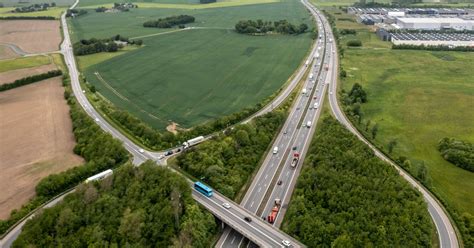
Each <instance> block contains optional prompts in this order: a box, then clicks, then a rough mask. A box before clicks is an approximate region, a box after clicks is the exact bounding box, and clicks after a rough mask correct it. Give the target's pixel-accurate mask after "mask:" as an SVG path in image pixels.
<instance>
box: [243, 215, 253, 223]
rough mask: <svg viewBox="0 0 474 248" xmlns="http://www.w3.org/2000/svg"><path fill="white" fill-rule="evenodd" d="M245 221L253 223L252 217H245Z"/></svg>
mask: <svg viewBox="0 0 474 248" xmlns="http://www.w3.org/2000/svg"><path fill="white" fill-rule="evenodd" d="M244 220H245V221H247V222H249V223H250V222H252V218H250V217H248V216H245V217H244Z"/></svg>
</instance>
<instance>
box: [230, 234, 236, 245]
mask: <svg viewBox="0 0 474 248" xmlns="http://www.w3.org/2000/svg"><path fill="white" fill-rule="evenodd" d="M234 241H235V235H234V238H232V241H230V243H231V244H233V243H234Z"/></svg>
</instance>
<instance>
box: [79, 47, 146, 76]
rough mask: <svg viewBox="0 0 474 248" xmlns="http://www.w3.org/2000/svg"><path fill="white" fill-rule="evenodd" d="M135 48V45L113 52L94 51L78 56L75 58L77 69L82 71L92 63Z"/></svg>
mask: <svg viewBox="0 0 474 248" xmlns="http://www.w3.org/2000/svg"><path fill="white" fill-rule="evenodd" d="M136 48H137V47H124V48H123V49H121V50H119V51H117V52H113V53H95V54H90V55H86V56H78V57H76V59H77V62H78V64H79V70H80V71H84V70H86V69H87V68H88V67H90V66H92V65H95V64H98V63H100V62H103V61H105V60H108V59H111V58H113V57H117V56H119V55H122V54H125V53H126V52H129V51H132V50H134V49H136Z"/></svg>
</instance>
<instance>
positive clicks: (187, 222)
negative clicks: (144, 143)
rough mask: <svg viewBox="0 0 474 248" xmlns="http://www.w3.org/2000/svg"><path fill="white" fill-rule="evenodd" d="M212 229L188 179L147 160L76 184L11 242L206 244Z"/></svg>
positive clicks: (25, 244)
mask: <svg viewBox="0 0 474 248" xmlns="http://www.w3.org/2000/svg"><path fill="white" fill-rule="evenodd" d="M216 229H217V228H216V223H215V221H214V217H213V216H212V215H211V214H210V213H207V212H205V211H204V210H203V209H201V208H200V207H199V206H198V205H197V203H196V202H195V201H194V200H193V199H192V197H191V188H190V187H189V185H188V184H187V182H186V180H185V179H184V178H182V177H181V176H180V175H178V174H176V173H174V172H172V171H170V170H168V169H165V168H163V167H158V166H156V165H155V164H154V163H153V162H152V161H148V162H145V163H144V164H142V165H141V166H140V167H135V166H132V165H127V166H122V167H120V168H119V169H117V170H115V172H114V174H113V175H112V176H109V177H107V178H105V179H103V180H102V181H98V182H93V183H88V184H82V185H80V186H79V187H78V188H77V190H76V192H74V193H72V194H71V195H69V196H67V197H66V198H65V199H64V202H62V203H60V204H58V205H57V206H55V207H53V208H50V209H46V210H44V211H43V213H42V214H41V215H38V216H36V217H34V218H33V219H32V220H30V221H28V223H26V225H25V226H24V228H23V231H22V233H21V235H20V236H19V237H18V239H17V240H16V241H15V243H14V244H13V247H209V246H210V242H211V238H212V237H213V235H214V234H215V232H216ZM38 237H41V238H38Z"/></svg>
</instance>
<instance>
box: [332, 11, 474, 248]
mask: <svg viewBox="0 0 474 248" xmlns="http://www.w3.org/2000/svg"><path fill="white" fill-rule="evenodd" d="M327 12H328V13H329V14H330V16H332V19H333V20H334V24H335V25H336V26H337V29H338V30H343V29H353V30H355V31H356V34H355V35H354V34H347V35H340V37H339V45H340V49H342V50H343V53H342V56H341V57H342V58H341V68H340V72H341V73H340V75H341V82H342V87H341V92H340V94H341V96H342V97H341V100H342V101H344V96H345V95H346V94H347V93H348V92H350V90H351V88H352V87H353V85H354V84H356V83H357V84H359V85H361V86H362V87H363V89H364V91H365V92H366V94H367V102H366V103H363V104H355V105H353V106H357V105H359V106H360V108H359V109H358V114H357V115H354V112H353V110H354V108H349V109H346V112H347V110H349V111H350V112H347V113H348V116H349V117H350V118H351V119H352V122H353V123H354V124H355V126H356V127H357V128H358V129H359V131H360V132H361V133H362V134H363V135H364V136H365V137H366V138H368V139H369V140H371V142H372V143H374V144H375V145H376V146H377V147H379V148H380V149H381V150H382V151H383V152H385V153H386V154H387V155H389V156H390V157H391V158H392V159H393V160H394V161H396V162H397V163H398V164H399V165H400V166H402V168H404V169H405V170H407V171H408V172H409V173H410V174H411V175H412V176H414V177H416V178H417V179H418V180H419V181H420V182H422V183H423V184H424V185H425V186H426V187H428V188H429V189H430V190H431V192H433V193H434V194H435V195H436V196H437V198H438V199H439V200H440V201H442V203H443V205H444V206H445V207H446V209H447V210H448V212H449V213H450V215H451V217H452V218H453V219H454V220H455V222H456V224H457V226H458V229H459V230H460V233H461V235H462V238H463V242H464V246H466V247H470V246H472V245H473V244H474V235H473V233H474V225H473V224H472V223H474V211H473V208H472V206H473V205H474V194H473V192H474V174H473V173H472V172H470V171H467V170H465V169H462V168H459V167H457V166H456V165H454V164H452V163H450V162H448V161H446V160H445V159H444V158H443V156H442V154H441V153H440V152H439V151H438V149H437V147H438V142H439V140H441V139H443V138H445V137H450V138H454V139H457V140H463V141H465V142H471V143H472V142H473V141H474V132H472V131H473V129H472V123H474V112H473V109H472V107H470V105H469V104H468V103H470V102H472V101H473V97H472V96H473V94H474V92H473V90H472V87H471V85H472V83H473V81H472V79H473V78H472V76H471V75H470V67H471V65H473V64H474V57H472V56H470V54H469V53H465V52H455V51H450V52H447V51H423V50H421V51H414V50H401V49H391V47H392V46H391V43H390V42H383V41H380V40H379V39H378V38H377V37H376V35H375V34H374V33H372V32H371V31H370V30H369V29H368V27H367V26H364V25H361V24H358V23H356V22H355V17H354V16H351V15H348V14H346V13H344V12H343V11H342V10H340V9H335V8H328V9H327ZM339 33H340V32H339ZM354 38H356V39H359V40H361V42H362V47H360V48H350V47H347V46H346V45H345V44H346V41H348V40H351V39H354ZM453 108H454V109H455V111H453Z"/></svg>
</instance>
